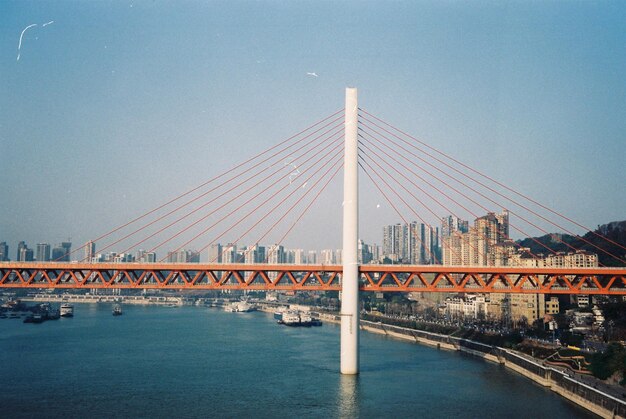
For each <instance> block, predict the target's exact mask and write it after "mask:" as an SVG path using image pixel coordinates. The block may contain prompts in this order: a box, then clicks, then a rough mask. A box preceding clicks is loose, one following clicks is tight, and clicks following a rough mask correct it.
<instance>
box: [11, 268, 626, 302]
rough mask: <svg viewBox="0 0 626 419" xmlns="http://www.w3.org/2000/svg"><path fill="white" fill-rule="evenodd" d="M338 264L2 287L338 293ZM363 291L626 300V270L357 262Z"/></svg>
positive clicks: (97, 276) (20, 280)
mask: <svg viewBox="0 0 626 419" xmlns="http://www.w3.org/2000/svg"><path fill="white" fill-rule="evenodd" d="M342 276H343V266H341V265H289V264H276V265H270V264H265V263H263V264H222V263H220V264H197V263H66V262H62V263H59V262H48V263H45V262H44V263H37V262H22V263H15V262H11V263H4V264H3V263H0V287H4V288H54V289H107V288H121V289H169V290H248V291H255V290H256V291H268V290H274V291H341V290H342V288H341V287H342ZM359 290H360V291H365V292H368V291H369V292H453V293H514V294H574V295H576V294H585V295H626V268H554V269H550V268H523V267H493V266H441V265H360V266H359Z"/></svg>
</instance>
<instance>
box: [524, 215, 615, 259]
mask: <svg viewBox="0 0 626 419" xmlns="http://www.w3.org/2000/svg"><path fill="white" fill-rule="evenodd" d="M595 232H596V233H598V234H601V235H603V236H605V237H607V238H609V239H610V240H612V241H614V242H616V243H619V244H620V245H622V246H624V247H626V220H625V221H613V222H610V223H608V224H604V225H601V226H599V227H598V228H597V229H596V230H595ZM583 239H584V240H583ZM583 239H581V238H578V237H575V236H570V235H569V234H546V235H545V236H541V237H534V238H526V239H523V240H518V243H519V244H520V245H521V246H523V247H529V248H530V251H531V252H532V253H534V254H539V253H544V254H545V253H546V252H548V250H547V249H546V248H545V247H543V246H542V245H540V244H539V243H542V244H543V245H545V246H546V247H548V248H550V249H552V250H554V251H556V252H568V251H572V249H571V248H569V247H568V246H567V245H565V244H564V243H563V242H565V243H567V244H569V245H570V246H572V247H574V248H576V249H581V250H587V251H589V252H593V253H597V254H598V259H599V261H600V264H602V265H604V266H624V264H623V263H620V262H619V261H618V260H616V259H615V258H613V257H611V256H609V255H608V254H606V253H604V252H602V251H600V250H598V249H597V248H596V247H594V245H595V246H598V247H600V248H601V249H604V250H605V251H607V252H608V253H611V254H613V255H616V256H618V257H621V258H622V259H626V250H624V249H622V248H620V247H619V246H618V245H616V244H613V243H610V242H607V241H606V240H603V239H602V238H600V237H598V236H597V235H595V234H593V233H592V232H588V233H587V234H585V235H584V236H583ZM537 242H539V243H537Z"/></svg>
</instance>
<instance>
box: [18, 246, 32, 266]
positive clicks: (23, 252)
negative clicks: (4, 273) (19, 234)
mask: <svg viewBox="0 0 626 419" xmlns="http://www.w3.org/2000/svg"><path fill="white" fill-rule="evenodd" d="M17 260H18V261H19V262H32V261H33V260H35V255H34V252H33V249H29V248H28V246H26V245H24V246H23V247H22V248H21V249H20V254H19V257H18V259H17Z"/></svg>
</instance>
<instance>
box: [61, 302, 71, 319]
mask: <svg viewBox="0 0 626 419" xmlns="http://www.w3.org/2000/svg"><path fill="white" fill-rule="evenodd" d="M60 315H61V317H74V306H73V305H71V304H68V303H64V304H61V309H60Z"/></svg>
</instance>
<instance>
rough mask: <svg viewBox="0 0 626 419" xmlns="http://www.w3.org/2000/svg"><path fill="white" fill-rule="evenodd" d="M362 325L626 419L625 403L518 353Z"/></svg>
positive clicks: (333, 318) (332, 317)
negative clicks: (494, 367) (501, 370)
mask: <svg viewBox="0 0 626 419" xmlns="http://www.w3.org/2000/svg"><path fill="white" fill-rule="evenodd" d="M320 317H322V318H323V319H324V320H326V321H330V322H334V323H338V322H339V316H335V315H328V314H326V315H322V314H320ZM360 323H361V329H362V330H366V331H368V332H372V333H377V334H384V335H387V336H390V337H393V338H397V339H403V340H408V341H412V342H416V343H420V344H424V345H428V346H432V347H436V348H438V349H445V350H452V351H460V352H463V353H467V354H471V355H474V356H478V357H480V358H483V359H485V360H487V361H491V362H495V363H499V364H502V365H503V366H504V367H506V368H508V369H510V370H512V371H515V372H517V373H518V374H521V375H523V376H524V377H526V378H529V379H531V380H533V381H535V382H536V383H538V384H540V385H543V386H545V387H548V388H550V389H551V390H552V391H554V392H555V393H557V394H559V395H560V396H562V397H565V398H566V399H568V400H570V401H572V402H574V403H576V404H578V405H580V406H582V407H584V408H585V409H587V410H589V411H591V412H593V413H595V414H596V415H598V416H600V417H603V418H622V419H626V401H624V400H620V399H618V398H616V397H613V396H611V395H610V394H607V393H605V392H603V391H601V390H598V389H596V388H594V387H592V386H589V385H587V384H585V383H582V382H580V381H578V380H576V379H574V378H573V377H571V376H570V374H569V373H567V372H563V371H560V370H557V369H555V368H552V367H547V366H543V365H541V364H539V363H538V362H537V361H536V360H534V359H530V357H527V356H524V355H522V354H518V353H516V352H515V351H512V350H509V349H505V348H501V347H497V346H491V345H486V344H484V343H480V342H475V341H471V340H467V339H461V338H457V337H453V336H448V335H442V334H438V333H431V332H426V331H423V330H415V329H409V328H405V327H400V326H393V325H388V324H383V323H376V322H370V321H367V320H361V322H360Z"/></svg>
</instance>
